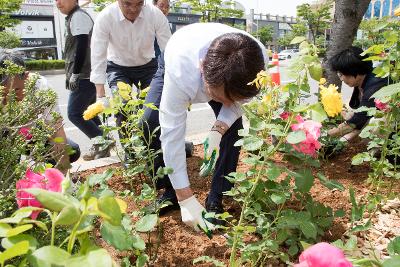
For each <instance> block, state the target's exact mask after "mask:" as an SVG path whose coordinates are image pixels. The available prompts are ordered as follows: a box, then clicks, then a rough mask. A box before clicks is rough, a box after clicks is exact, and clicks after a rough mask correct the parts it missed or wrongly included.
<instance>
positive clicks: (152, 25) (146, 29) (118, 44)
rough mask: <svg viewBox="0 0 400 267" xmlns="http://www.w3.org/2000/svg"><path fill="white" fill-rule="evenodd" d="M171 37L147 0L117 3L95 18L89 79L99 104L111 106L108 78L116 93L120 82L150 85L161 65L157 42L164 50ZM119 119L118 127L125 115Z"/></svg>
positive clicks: (155, 10)
mask: <svg viewBox="0 0 400 267" xmlns="http://www.w3.org/2000/svg"><path fill="white" fill-rule="evenodd" d="M170 36H171V30H170V28H169V25H168V20H167V18H166V17H165V16H164V14H163V13H162V12H161V11H160V10H159V9H158V8H157V7H155V6H153V5H149V4H145V3H144V0H118V1H117V2H116V3H112V4H110V5H109V6H107V7H106V8H105V9H103V10H102V11H101V12H100V13H99V14H98V16H97V18H96V21H95V24H94V29H93V35H92V41H91V47H92V56H91V59H92V72H91V74H90V80H91V81H92V82H93V83H94V84H95V85H96V93H97V99H98V101H101V102H102V103H103V104H104V105H105V106H108V101H107V98H106V97H105V91H104V83H105V81H106V77H107V81H108V85H109V86H110V88H111V90H112V91H113V92H115V91H116V90H117V82H119V81H121V82H125V83H127V84H134V85H135V86H136V87H137V88H139V89H144V88H146V87H147V86H149V84H150V82H151V79H152V78H153V75H154V73H155V72H156V71H157V66H158V64H157V60H156V59H155V55H154V39H155V38H157V40H158V44H159V45H160V48H161V50H162V51H164V49H165V46H166V44H167V41H168V39H169V38H170ZM139 84H140V87H139ZM116 119H117V125H121V124H122V121H124V120H125V118H124V116H123V115H122V114H118V115H117V116H116ZM120 134H121V133H120ZM122 134H123V131H122Z"/></svg>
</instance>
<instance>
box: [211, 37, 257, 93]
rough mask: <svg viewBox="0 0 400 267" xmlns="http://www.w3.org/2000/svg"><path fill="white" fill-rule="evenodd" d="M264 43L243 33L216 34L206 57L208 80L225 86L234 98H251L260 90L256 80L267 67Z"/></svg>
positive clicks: (214, 85) (225, 91) (215, 85)
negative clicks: (263, 50) (262, 45)
mask: <svg viewBox="0 0 400 267" xmlns="http://www.w3.org/2000/svg"><path fill="white" fill-rule="evenodd" d="M264 65H265V63H264V57H263V53H262V50H261V47H260V45H259V44H258V43H257V42H256V41H255V40H254V39H253V38H251V37H250V36H248V35H245V34H242V33H226V34H223V35H221V36H219V37H218V38H216V39H215V40H214V41H213V42H212V43H211V45H210V47H209V48H208V51H207V54H206V56H205V58H204V61H203V74H204V80H205V81H206V82H207V83H208V84H209V85H210V86H212V87H219V86H221V85H223V86H224V93H225V96H226V97H227V98H229V99H230V100H235V99H236V100H238V99H245V98H251V97H253V96H255V95H257V94H258V93H259V89H257V87H256V86H255V85H254V84H253V85H249V84H248V83H250V82H251V81H253V80H254V79H255V78H256V76H257V73H259V72H260V71H261V70H263V69H264Z"/></svg>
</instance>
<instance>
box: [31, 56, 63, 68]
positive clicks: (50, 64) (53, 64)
mask: <svg viewBox="0 0 400 267" xmlns="http://www.w3.org/2000/svg"><path fill="white" fill-rule="evenodd" d="M25 64H26V69H27V70H56V69H63V68H64V66H65V61H64V60H45V59H40V60H30V61H26V62H25Z"/></svg>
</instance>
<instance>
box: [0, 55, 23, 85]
mask: <svg viewBox="0 0 400 267" xmlns="http://www.w3.org/2000/svg"><path fill="white" fill-rule="evenodd" d="M6 61H11V62H12V63H14V64H15V65H18V66H21V67H23V68H25V62H24V60H23V58H22V57H21V55H19V54H17V53H15V52H10V51H5V50H3V51H0V68H1V69H5V68H7V66H6V64H5V62H6ZM7 79H8V76H7V75H6V74H5V73H0V81H1V82H0V84H1V85H4V84H5V83H6V82H7Z"/></svg>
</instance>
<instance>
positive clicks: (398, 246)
mask: <svg viewBox="0 0 400 267" xmlns="http://www.w3.org/2000/svg"><path fill="white" fill-rule="evenodd" d="M387 250H388V252H389V255H391V256H393V255H396V254H400V236H397V237H396V238H395V239H393V240H392V241H390V243H389V245H388V247H387Z"/></svg>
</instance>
